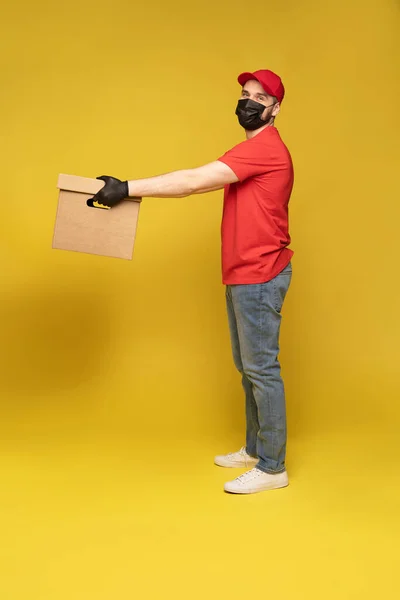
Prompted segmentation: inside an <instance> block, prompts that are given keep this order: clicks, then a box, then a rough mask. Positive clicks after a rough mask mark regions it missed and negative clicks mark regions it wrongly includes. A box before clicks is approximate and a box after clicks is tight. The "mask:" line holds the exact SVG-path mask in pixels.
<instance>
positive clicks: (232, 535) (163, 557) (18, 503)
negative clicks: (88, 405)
mask: <svg viewBox="0 0 400 600" xmlns="http://www.w3.org/2000/svg"><path fill="white" fill-rule="evenodd" d="M86 429H87V428H85V427H81V428H76V427H75V428H73V427H70V428H68V427H64V429H62V428H60V427H59V428H57V427H54V428H53V430H52V431H50V429H49V428H47V429H46V428H42V430H40V428H38V427H36V429H35V430H32V429H30V428H29V427H28V426H26V427H25V428H24V427H22V426H21V429H20V435H19V438H18V435H17V433H16V431H14V432H13V433H12V434H11V433H10V435H9V436H8V439H4V438H3V442H2V449H1V450H2V461H1V473H0V475H1V489H2V491H1V495H0V498H1V499H0V502H1V510H0V514H1V517H0V519H1V520H0V531H1V544H0V558H1V560H0V598H1V600H22V599H23V600H64V599H68V600H119V599H120V600H128V599H129V600H131V599H133V598H138V599H139V598H140V599H141V600H145V599H153V598H154V599H163V598H174V599H191V598H195V599H197V598H198V599H205V600H210V599H214V598H234V599H236V598H237V599H239V598H246V597H255V598H257V597H260V598H279V599H293V600H301V599H304V600H306V599H307V600H312V599H325V600H328V599H332V600H333V599H335V600H338V599H343V600H344V599H349V600H350V599H351V600H355V599H358V598H359V599H360V600H361V599H362V600H365V599H368V598H371V599H372V598H374V599H380V598H398V597H399V593H400V586H399V582H398V569H399V566H400V565H399V484H400V477H399V469H398V462H399V461H398V451H397V456H396V452H395V448H396V439H397V434H396V432H395V431H393V432H390V431H384V428H383V427H381V433H377V431H372V430H363V429H358V431H357V434H356V435H355V436H354V434H351V432H350V431H346V430H345V431H341V432H340V431H337V432H331V433H329V434H324V435H320V436H318V435H311V434H308V435H307V436H304V438H302V437H300V436H298V437H297V438H296V439H294V440H291V442H290V448H289V456H290V458H289V461H288V468H289V475H290V482H291V484H290V486H289V487H288V488H286V489H284V490H277V491H273V492H264V493H261V494H255V495H251V496H245V497H244V496H233V495H228V494H224V493H223V491H222V486H223V483H224V481H225V480H227V479H230V478H231V476H233V475H234V474H235V473H240V471H237V470H230V469H229V470H227V469H221V468H218V467H216V466H214V465H213V455H214V453H219V452H223V451H226V450H232V449H235V446H237V445H238V444H239V443H240V439H239V437H237V435H236V434H235V435H234V436H231V438H228V437H227V436H226V434H225V435H221V436H220V437H219V438H217V436H216V435H215V433H213V434H209V435H207V433H204V432H203V433H195V434H194V435H193V436H189V435H187V436H186V437H184V436H181V439H179V436H178V435H177V433H176V432H170V433H168V432H166V433H165V435H164V436H161V435H159V433H158V432H157V431H153V432H149V434H148V436H147V437H146V436H145V435H144V433H143V435H142V436H141V437H138V435H137V433H135V434H134V435H132V437H130V436H129V435H128V433H127V431H126V430H125V431H124V432H123V433H122V432H120V433H118V432H117V431H115V430H114V431H113V432H112V433H111V432H110V431H109V430H108V431H107V427H106V426H105V425H103V426H101V427H100V426H92V430H91V431H89V433H88V432H87V431H86ZM127 429H128V428H127ZM190 437H191V439H190Z"/></svg>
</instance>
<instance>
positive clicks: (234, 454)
mask: <svg viewBox="0 0 400 600" xmlns="http://www.w3.org/2000/svg"><path fill="white" fill-rule="evenodd" d="M237 454H240V455H241V456H243V457H244V458H246V456H247V452H246V448H245V446H243V448H240V450H238V451H237V452H229V454H228V456H229V457H230V458H233V457H234V456H236V455H237Z"/></svg>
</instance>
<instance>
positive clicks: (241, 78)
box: [238, 73, 260, 85]
mask: <svg viewBox="0 0 400 600" xmlns="http://www.w3.org/2000/svg"><path fill="white" fill-rule="evenodd" d="M250 79H255V80H256V81H258V82H259V80H258V79H257V77H256V76H255V75H254V74H253V73H241V74H240V75H239V77H238V82H239V83H240V85H244V84H245V83H247V82H248V81H250ZM259 83H260V82H259Z"/></svg>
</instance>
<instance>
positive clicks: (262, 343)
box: [226, 262, 292, 473]
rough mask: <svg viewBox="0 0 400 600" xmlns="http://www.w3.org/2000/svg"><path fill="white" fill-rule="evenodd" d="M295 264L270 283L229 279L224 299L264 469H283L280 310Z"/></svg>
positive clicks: (253, 445)
mask: <svg viewBox="0 0 400 600" xmlns="http://www.w3.org/2000/svg"><path fill="white" fill-rule="evenodd" d="M291 278H292V264H291V262H290V263H289V264H288V266H287V267H285V269H283V271H281V272H280V273H279V274H278V275H277V276H276V277H274V278H273V279H271V280H270V281H267V282H266V283H257V284H244V285H228V286H227V287H226V303H227V309H228V320H229V329H230V335H231V343H232V352H233V359H234V362H235V366H236V368H237V369H238V371H239V372H240V373H241V375H242V385H243V389H244V392H245V396H246V451H247V453H248V454H250V456H254V457H258V460H259V462H258V464H257V467H258V468H259V469H261V470H262V471H264V472H265V473H280V472H282V471H284V470H285V457H286V406H285V390H284V384H283V380H282V377H281V372H280V371H281V369H280V364H279V360H278V354H279V331H280V325H281V319H282V315H281V310H282V306H283V301H284V299H285V296H286V293H287V291H288V289H289V286H290V281H291Z"/></svg>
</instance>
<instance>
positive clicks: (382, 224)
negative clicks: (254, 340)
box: [0, 0, 400, 600]
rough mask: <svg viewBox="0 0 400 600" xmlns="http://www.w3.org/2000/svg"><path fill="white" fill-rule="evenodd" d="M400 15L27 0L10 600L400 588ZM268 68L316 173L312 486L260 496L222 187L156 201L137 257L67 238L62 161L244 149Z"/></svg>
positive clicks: (4, 290) (117, 163)
mask: <svg viewBox="0 0 400 600" xmlns="http://www.w3.org/2000/svg"><path fill="white" fill-rule="evenodd" d="M398 9H399V4H398V2H395V1H394V0H339V1H336V2H320V1H317V0H307V1H302V2H299V1H295V0H287V1H286V2H280V3H272V2H271V3H264V4H263V3H261V4H260V3H259V2H258V3H257V2H248V3H244V2H243V0H240V1H239V0H224V1H220V0H216V1H211V0H202V1H201V2H200V1H197V2H194V3H193V2H183V1H182V0H172V1H169V2H163V1H162V0H158V1H153V2H145V3H134V2H128V1H127V0H125V1H122V0H115V1H114V2H105V1H102V0H96V2H94V1H91V0H79V2H78V1H76V0H72V1H69V2H66V3H63V2H44V1H43V0H38V1H36V2H35V3H31V2H28V1H27V0H25V1H18V0H16V1H13V2H11V1H10V0H8V1H6V2H3V3H2V18H1V24H0V28H1V35H0V50H1V73H2V75H1V98H0V103H1V104H0V109H1V111H0V112H1V134H2V157H1V165H2V177H1V182H0V185H1V188H0V189H1V221H0V227H1V238H0V239H1V242H0V243H1V259H2V260H1V263H2V266H1V295H0V314H1V360H0V369H1V380H0V386H1V407H0V410H1V414H0V437H1V462H0V486H1V493H0V597H1V599H2V600H20V599H21V600H22V599H24V600H26V599H29V600H64V599H68V600H92V599H93V600H111V599H112V600H114V599H121V600H128V599H129V600H131V599H132V598H140V599H143V600H144V599H163V598H177V599H189V598H190V599H191V598H194V599H200V598H201V599H203V598H234V599H236V598H238V599H239V598H243V597H251V596H253V597H258V596H261V595H262V596H263V597H274V598H282V599H290V600H291V599H293V600H302V599H304V600H306V599H307V600H310V599H314V598H315V599H317V598H318V599H321V598H324V599H335V600H336V599H338V598H340V599H349V600H350V599H351V600H355V599H360V600H361V599H365V598H381V597H386V598H395V597H398V594H399V591H400V590H399V584H398V575H397V568H398V554H399V549H398V541H399V485H400V479H399V469H398V465H399V458H400V457H399V449H400V448H399V442H398V428H399V420H400V419H399V417H400V407H399V399H400V393H399V392H400V386H399V358H400V352H399V346H398V344H399V334H400V327H399V317H398V309H399V305H400V303H399V278H398V274H399V251H398V227H399V225H398V224H399V217H400V211H399V193H398V192H399V188H398V184H397V180H398V152H397V147H396V143H398V125H399V118H398V113H399V93H398V92H399V88H398V69H399V60H398V59H399V44H398V38H399V19H398ZM259 68H271V69H273V70H275V71H276V72H278V73H279V74H281V76H282V78H283V81H284V83H285V85H286V89H287V97H286V99H285V100H284V102H283V104H282V111H281V114H280V116H279V118H278V120H277V126H278V127H279V129H280V132H281V135H282V137H283V139H284V140H285V142H286V143H287V145H288V146H289V148H290V150H291V152H292V156H293V160H294V164H295V171H296V183H295V189H294V193H293V196H292V200H291V205H290V209H291V212H290V231H291V235H292V245H291V247H292V248H293V250H294V251H295V256H294V258H293V280H292V285H291V288H290V291H289V294H288V296H287V300H286V303H285V307H284V319H283V324H282V335H281V362H282V372H283V376H284V379H285V384H286V392H287V405H288V421H289V445H288V470H289V476H290V479H291V485H290V486H289V488H287V489H286V490H281V491H278V492H271V493H264V494H258V495H254V496H248V497H236V496H230V495H224V494H223V492H222V487H223V483H224V481H226V480H227V479H231V478H232V477H234V476H235V475H236V474H237V472H236V471H229V472H228V471H226V470H223V469H218V468H217V467H214V466H213V463H212V461H213V456H214V454H216V453H221V452H227V451H231V450H235V449H237V448H238V447H239V446H240V445H241V444H242V442H243V433H244V418H243V398H242V392H241V388H240V381H239V377H238V375H237V373H236V372H235V370H234V367H233V364H232V359H231V354H230V345H229V337H228V329H227V323H226V315H225V306H224V289H223V286H222V284H221V280H220V254H219V252H220V240H219V226H220V217H221V207H222V194H221V193H212V194H209V195H203V196H194V197H192V198H186V199H177V200H175V199H171V200H165V199H147V200H145V201H144V202H143V203H142V208H141V215H140V221H139V227H138V237H137V243H136V248H135V254H134V260H133V261H132V262H129V261H119V260H114V259H106V258H100V257H95V256H89V255H83V254H76V253H68V252H61V251H55V250H52V249H51V239H52V233H53V225H54V218H55V210H56V201H57V190H56V187H55V186H56V181H57V176H58V173H59V172H64V173H71V174H76V175H82V176H87V177H96V176H97V175H101V174H110V175H115V176H117V177H121V178H132V179H133V178H140V177H145V176H151V175H156V174H159V173H163V172H167V171H171V170H174V169H180V168H186V167H194V166H198V165H201V164H204V163H206V162H209V161H212V160H214V159H216V158H217V157H218V156H219V155H220V154H222V153H223V152H224V151H225V150H227V149H229V148H230V147H232V146H233V145H234V144H236V143H237V142H239V141H241V139H242V138H243V132H242V131H241V129H240V127H239V126H238V124H237V121H236V117H235V115H234V110H235V105H236V101H237V98H238V93H239V86H238V84H237V83H236V77H237V75H238V73H239V72H241V71H243V70H255V69H259Z"/></svg>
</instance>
